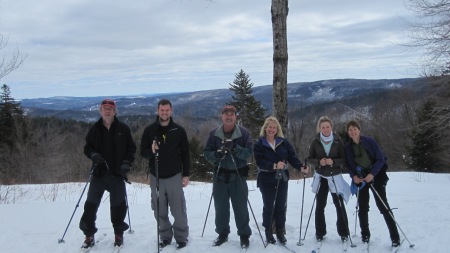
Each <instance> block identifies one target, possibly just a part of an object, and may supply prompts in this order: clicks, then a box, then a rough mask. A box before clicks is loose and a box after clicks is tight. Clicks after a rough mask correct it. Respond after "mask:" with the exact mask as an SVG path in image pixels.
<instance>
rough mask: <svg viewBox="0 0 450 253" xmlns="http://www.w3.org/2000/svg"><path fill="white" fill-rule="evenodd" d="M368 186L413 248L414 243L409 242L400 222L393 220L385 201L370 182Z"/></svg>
mask: <svg viewBox="0 0 450 253" xmlns="http://www.w3.org/2000/svg"><path fill="white" fill-rule="evenodd" d="M369 186H370V188H371V189H372V191H373V192H375V194H376V195H377V197H378V199H379V200H380V201H381V203H383V206H384V208H386V210H387V211H388V213H389V215H390V216H391V218H392V219H393V220H394V222H395V224H396V225H397V227H398V229H400V231H401V232H402V234H403V236H404V237H405V239H406V240H407V241H408V243H409V247H410V248H414V246H415V245H414V244H411V242H410V241H409V240H408V237H406V235H405V232H403V229H402V228H401V227H400V224H398V222H397V221H396V220H395V218H394V215H393V214H392V212H391V210H390V209H389V208H388V206H387V205H386V203H384V201H383V199H382V198H381V196H380V194H378V191H377V190H375V187H374V186H373V185H372V184H369Z"/></svg>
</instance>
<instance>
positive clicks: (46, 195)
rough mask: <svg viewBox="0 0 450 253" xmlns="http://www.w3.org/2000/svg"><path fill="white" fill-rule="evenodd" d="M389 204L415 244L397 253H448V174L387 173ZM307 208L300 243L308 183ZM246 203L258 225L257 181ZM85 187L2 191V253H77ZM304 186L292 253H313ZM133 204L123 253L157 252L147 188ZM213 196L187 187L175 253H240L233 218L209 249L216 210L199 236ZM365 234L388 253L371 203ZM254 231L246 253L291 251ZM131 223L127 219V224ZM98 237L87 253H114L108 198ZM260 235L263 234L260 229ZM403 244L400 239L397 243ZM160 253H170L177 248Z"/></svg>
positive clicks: (297, 201)
mask: <svg viewBox="0 0 450 253" xmlns="http://www.w3.org/2000/svg"><path fill="white" fill-rule="evenodd" d="M388 175H389V176H390V178H391V180H390V181H389V184H388V188H387V189H388V199H389V202H390V204H391V207H393V208H398V209H396V210H395V211H394V213H395V217H396V219H397V222H398V224H399V225H400V227H401V229H402V230H403V231H404V233H405V234H406V236H407V237H408V239H409V241H410V242H411V243H412V244H415V248H414V250H411V249H409V247H408V246H409V243H408V241H406V240H405V241H404V243H403V245H402V246H401V251H400V252H420V253H427V252H432V253H438V252H442V253H443V252H450V249H449V248H448V247H449V246H448V245H449V243H450V242H449V241H447V240H448V239H449V238H450V211H449V210H450V203H449V201H448V200H449V194H450V186H449V185H450V175H449V174H425V173H413V172H390V173H388ZM305 183H306V191H305V205H304V214H303V226H302V235H301V237H303V235H304V232H305V229H306V223H307V220H308V216H309V212H310V210H311V205H312V202H313V199H314V195H313V194H312V192H311V190H310V184H311V180H310V179H306V181H305ZM248 184H249V189H250V193H249V199H250V203H251V207H252V209H253V212H254V214H255V217H256V220H257V221H258V223H259V228H260V229H263V228H262V226H261V225H260V224H261V222H262V218H261V213H262V200H261V193H260V192H259V189H257V188H256V182H255V181H249V182H248ZM84 185H85V184H84V183H67V184H57V185H18V186H9V187H7V186H0V200H1V203H2V204H0V214H1V215H0V227H1V228H2V230H3V231H2V233H1V236H0V245H1V246H0V252H7V253H15V252H17V253H28V252H29V253H35V252H36V253H39V252H42V253H47V252H61V253H63V252H68V253H69V252H71V253H72V252H80V250H79V248H80V246H81V244H82V242H83V239H84V236H83V234H82V233H81V231H80V230H79V229H78V222H79V219H80V216H81V214H82V211H83V204H84V199H85V195H86V194H85V195H84V196H83V199H82V201H81V203H80V206H79V207H78V208H77V209H76V212H75V215H74V218H73V220H72V223H71V225H70V227H69V229H68V231H67V233H66V235H65V238H64V240H65V243H58V239H61V238H62V235H63V233H64V230H65V228H66V226H67V223H68V222H69V219H70V217H71V215H72V213H73V211H74V209H75V206H76V203H77V201H78V199H79V197H80V194H81V191H82V189H83V187H84ZM302 186H303V180H291V181H290V186H289V201H288V212H287V225H286V230H287V239H288V244H287V245H288V247H289V248H291V249H292V250H294V251H295V252H302V253H303V252H307V253H310V252H311V250H312V249H313V247H314V244H315V240H314V213H313V214H312V215H313V217H311V223H310V225H309V228H308V231H307V234H306V240H305V241H304V245H303V246H297V245H296V243H297V242H298V241H299V232H300V230H299V225H300V210H301V196H302ZM127 189H128V200H129V204H130V216H131V228H132V230H133V231H134V233H133V234H129V233H126V234H125V244H124V248H123V249H122V250H121V252H123V253H126V252H130V253H131V252H133V253H134V252H156V251H157V248H156V227H155V226H156V222H155V219H154V217H153V214H152V211H151V208H150V204H149V202H150V189H149V187H148V186H147V185H145V184H137V183H135V184H132V185H128V186H127ZM210 194H211V184H206V183H196V182H191V184H190V185H189V186H188V187H187V188H185V195H186V199H187V204H188V218H189V225H190V241H189V243H188V246H187V247H186V248H184V249H182V250H179V251H177V252H180V253H187V252H195V253H197V252H217V253H219V252H239V250H240V248H239V237H238V236H237V235H236V228H235V226H234V219H233V217H232V218H231V221H232V222H231V224H230V225H231V234H230V237H229V241H228V242H227V243H225V244H223V245H222V246H220V247H211V244H212V241H213V240H214V239H215V237H216V236H217V235H216V233H215V232H214V208H213V207H211V211H210V214H209V217H208V221H207V223H206V229H205V234H204V236H203V238H202V237H201V234H202V229H203V224H204V222H205V216H206V211H207V208H208V203H209V199H210V196H211V195H210ZM371 201H372V202H371V212H370V228H371V233H372V238H371V252H381V253H382V252H390V251H391V247H390V239H389V234H388V231H387V228H386V225H385V223H384V220H383V219H382V216H381V215H380V214H379V212H378V210H377V208H376V205H375V203H374V202H373V198H372V199H371ZM346 208H347V214H348V218H349V223H350V224H349V226H350V232H351V234H352V235H354V232H355V230H354V228H355V216H354V212H355V198H354V197H352V198H351V199H350V201H349V203H348V204H347V206H346ZM326 212H327V230H328V234H327V239H326V240H325V241H324V244H323V246H322V250H321V252H322V253H327V252H331V253H332V252H340V250H339V249H340V241H339V237H338V235H337V233H336V226H335V221H336V215H335V212H334V206H333V205H332V203H331V198H329V203H328V205H327V209H326ZM250 219H251V223H250V224H251V227H252V229H253V236H252V237H251V238H250V248H249V249H248V251H247V252H249V253H252V252H253V253H262V252H289V251H287V250H286V249H284V248H283V247H280V246H276V245H269V246H267V248H264V245H263V243H262V241H261V238H260V236H259V233H258V229H257V226H256V223H255V221H254V219H253V217H252V216H251V217H250ZM127 221H128V217H127ZM97 226H98V228H99V231H98V233H97V234H96V237H97V239H99V242H98V244H97V245H96V246H95V248H93V249H92V251H91V252H94V253H97V252H98V253H101V252H112V243H113V238H114V236H113V230H112V227H111V223H110V221H109V199H108V194H105V196H104V200H103V203H102V205H101V206H100V209H99V213H98V220H97ZM261 232H262V230H261ZM356 234H357V235H356V236H353V237H352V240H353V242H354V243H355V244H356V245H357V247H356V248H349V251H348V252H363V248H362V246H361V242H360V239H359V236H358V235H359V227H357V231H356ZM402 237H403V236H402ZM164 252H175V245H174V243H173V244H172V246H170V247H169V248H167V249H165V250H164Z"/></svg>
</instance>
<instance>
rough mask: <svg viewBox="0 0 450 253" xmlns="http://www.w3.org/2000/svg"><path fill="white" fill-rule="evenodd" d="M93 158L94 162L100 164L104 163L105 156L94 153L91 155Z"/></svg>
mask: <svg viewBox="0 0 450 253" xmlns="http://www.w3.org/2000/svg"><path fill="white" fill-rule="evenodd" d="M91 160H92V162H94V163H95V164H100V163H102V162H104V161H105V159H103V156H102V155H100V154H99V153H93V154H92V155H91Z"/></svg>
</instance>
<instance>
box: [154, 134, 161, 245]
mask: <svg viewBox="0 0 450 253" xmlns="http://www.w3.org/2000/svg"><path fill="white" fill-rule="evenodd" d="M155 142H156V143H157V139H156V137H155ZM158 160H159V150H158V149H156V153H155V176H156V182H155V188H156V217H157V219H156V238H157V242H158V243H157V244H156V247H157V248H158V251H157V252H158V253H159V252H160V247H159V166H158V163H159V161H158Z"/></svg>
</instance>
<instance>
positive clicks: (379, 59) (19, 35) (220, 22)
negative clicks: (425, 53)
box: [0, 0, 421, 99]
mask: <svg viewBox="0 0 450 253" xmlns="http://www.w3.org/2000/svg"><path fill="white" fill-rule="evenodd" d="M270 6H271V1H269V0H213V1H208V0H127V1H125V0H114V1H112V0H63V1H55V0H40V1H35V0H14V1H12V0H0V33H1V34H3V35H4V36H7V37H8V38H9V42H8V46H7V47H6V48H4V49H2V50H0V56H3V55H5V56H6V59H8V57H10V53H11V51H12V50H13V49H15V48H16V47H18V48H19V49H20V52H21V53H23V54H26V55H27V58H26V60H25V62H24V64H23V65H22V66H21V67H20V68H19V69H17V70H16V71H14V72H13V73H11V74H9V75H8V76H6V77H4V78H3V79H1V80H0V82H1V84H3V83H6V84H8V85H9V86H10V87H11V91H12V94H11V95H12V96H13V97H14V98H16V99H23V98H37V97H53V96H112V95H137V94H153V93H166V92H184V91H197V90H208V89H226V88H228V87H229V83H232V82H233V80H234V77H235V74H236V73H237V72H239V71H240V70H241V69H243V70H244V71H245V72H246V73H247V74H249V75H250V78H251V80H252V82H253V84H254V85H255V86H260V85H269V84H272V68H273V62H272V55H273V49H272V24H271V14H270ZM412 15H413V13H412V12H411V11H409V10H408V9H407V8H406V7H405V5H404V3H403V0H376V1H373V0H341V1H337V0H291V1H289V15H288V21H287V22H288V28H287V32H288V50H289V65H288V66H289V71H288V82H289V83H292V82H306V81H317V80H327V79H337V78H362V79H383V78H403V77H417V76H419V74H420V70H419V68H418V66H417V64H418V62H419V61H420V57H421V53H420V51H418V50H417V49H415V50H411V49H408V48H406V47H404V46H401V44H402V43H405V42H407V41H408V37H407V33H406V20H407V21H410V20H412V19H413V16H412Z"/></svg>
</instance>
